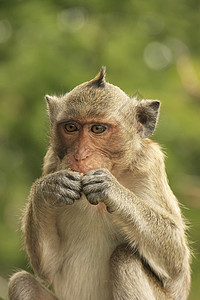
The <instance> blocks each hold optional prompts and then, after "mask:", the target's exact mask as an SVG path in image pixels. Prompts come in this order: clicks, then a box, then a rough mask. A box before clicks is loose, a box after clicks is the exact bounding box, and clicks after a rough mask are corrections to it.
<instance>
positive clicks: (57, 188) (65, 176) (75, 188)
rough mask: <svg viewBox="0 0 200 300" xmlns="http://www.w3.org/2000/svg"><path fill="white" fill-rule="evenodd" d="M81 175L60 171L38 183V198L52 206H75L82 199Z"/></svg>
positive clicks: (35, 187)
mask: <svg viewBox="0 0 200 300" xmlns="http://www.w3.org/2000/svg"><path fill="white" fill-rule="evenodd" d="M81 179H82V177H81V174H80V173H78V172H69V171H59V172H55V173H53V174H50V175H47V176H45V177H42V178H40V179H39V180H38V181H36V183H35V185H34V189H35V193H36V197H38V198H40V197H42V198H43V199H44V200H45V201H46V202H48V203H50V204H51V205H55V206H60V205H63V204H67V205H70V204H73V203H74V201H75V200H79V199H80V197H81Z"/></svg>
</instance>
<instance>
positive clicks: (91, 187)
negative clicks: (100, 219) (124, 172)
mask: <svg viewBox="0 0 200 300" xmlns="http://www.w3.org/2000/svg"><path fill="white" fill-rule="evenodd" d="M118 188H120V184H119V183H118V181H117V180H116V179H115V177H114V176H113V175H112V174H111V173H110V172H109V171H108V170H107V169H98V170H92V171H89V172H87V173H86V174H85V175H84V176H83V177H82V190H83V192H84V194H85V195H86V198H87V199H88V201H89V202H90V203H91V204H93V205H96V204H98V203H99V202H104V203H105V205H106V206H107V209H108V211H109V212H112V211H113V207H112V206H113V205H112V202H113V201H112V195H113V194H115V193H114V191H117V190H118Z"/></svg>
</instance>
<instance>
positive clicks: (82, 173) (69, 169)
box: [67, 168, 86, 176]
mask: <svg viewBox="0 0 200 300" xmlns="http://www.w3.org/2000/svg"><path fill="white" fill-rule="evenodd" d="M67 170H68V171H70V172H78V173H80V174H81V176H83V175H84V174H85V173H86V172H85V173H84V172H81V171H77V170H73V169H71V168H68V169H67Z"/></svg>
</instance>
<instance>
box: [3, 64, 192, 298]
mask: <svg viewBox="0 0 200 300" xmlns="http://www.w3.org/2000/svg"><path fill="white" fill-rule="evenodd" d="M46 101H47V106H48V113H49V120H50V145H49V148H48V151H47V154H46V156H45V158H44V167H43V174H42V177H41V178H39V179H38V180H36V182H35V183H34V184H33V186H32V188H31V192H30V196H29V199H28V203H27V206H26V209H25V212H24V217H23V226H22V227H23V232H24V238H25V247H26V250H27V253H28V256H29V258H30V263H31V266H32V267H33V270H34V271H35V274H36V276H37V279H35V277H34V276H32V275H31V274H29V273H27V272H25V271H20V272H18V273H16V274H14V275H13V276H12V277H11V279H10V283H9V299H10V300H18V299H23V300H28V299H30V300H32V299H37V300H41V299H45V300H53V299H54V300H55V299H60V300H134V299H138V300H154V299H156V300H165V299H174V300H185V299H187V297H188V293H189V289H190V266H189V264H190V251H189V248H188V246H187V239H186V236H185V224H184V221H183V219H182V216H181V212H180V209H179V206H178V202H177V200H176V198H175V196H174V195H173V193H172V191H171V189H170V187H169V185H168V182H167V177H166V173H165V165H164V157H163V154H162V151H161V149H160V147H159V146H158V144H156V143H155V142H153V141H151V140H149V139H148V137H149V136H150V135H151V134H152V133H153V131H154V129H155V126H156V122H157V118H158V112H159V106H160V102H159V101H157V100H154V101H153V100H141V101H138V100H137V99H135V98H133V99H132V98H129V97H128V96H127V95H126V94H125V93H124V92H123V91H122V90H120V89H119V88H118V87H116V86H114V85H112V84H109V83H107V82H106V80H105V68H104V67H102V69H101V71H100V73H99V74H98V75H97V76H96V77H95V78H94V79H93V80H91V81H88V82H86V83H83V84H81V85H79V86H77V87H75V88H74V89H73V90H72V91H70V92H69V93H67V94H65V95H64V96H61V97H56V96H46ZM47 286H51V291H50V290H49V289H48V288H47Z"/></svg>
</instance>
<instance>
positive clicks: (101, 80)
mask: <svg viewBox="0 0 200 300" xmlns="http://www.w3.org/2000/svg"><path fill="white" fill-rule="evenodd" d="M105 77H106V67H105V66H102V67H101V69H100V72H99V73H98V74H97V76H96V77H94V78H93V79H92V80H91V81H89V82H88V84H89V85H96V86H98V87H104V86H105V83H106V79H105Z"/></svg>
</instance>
